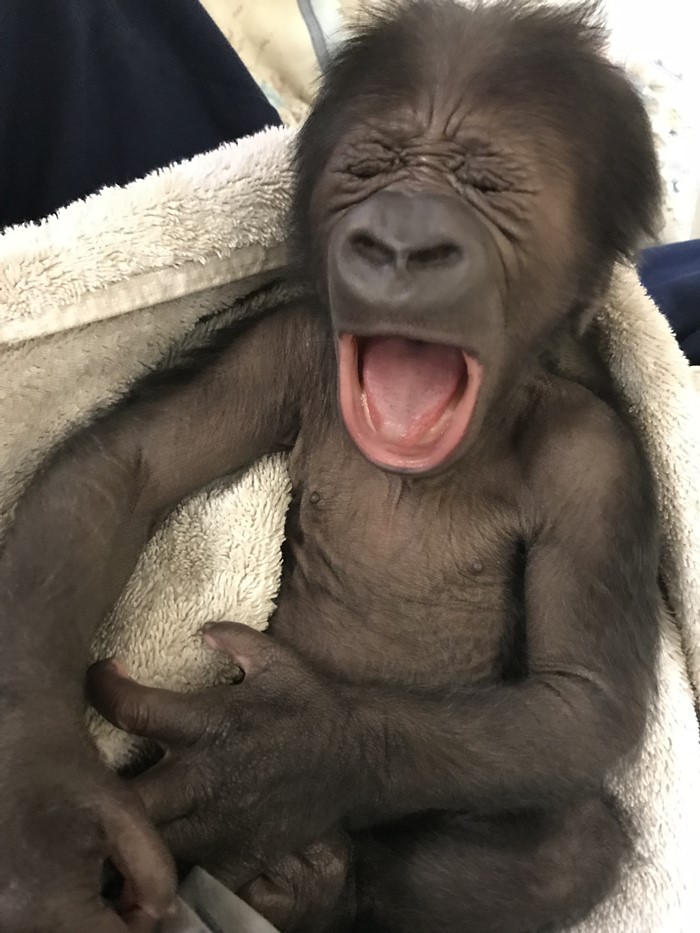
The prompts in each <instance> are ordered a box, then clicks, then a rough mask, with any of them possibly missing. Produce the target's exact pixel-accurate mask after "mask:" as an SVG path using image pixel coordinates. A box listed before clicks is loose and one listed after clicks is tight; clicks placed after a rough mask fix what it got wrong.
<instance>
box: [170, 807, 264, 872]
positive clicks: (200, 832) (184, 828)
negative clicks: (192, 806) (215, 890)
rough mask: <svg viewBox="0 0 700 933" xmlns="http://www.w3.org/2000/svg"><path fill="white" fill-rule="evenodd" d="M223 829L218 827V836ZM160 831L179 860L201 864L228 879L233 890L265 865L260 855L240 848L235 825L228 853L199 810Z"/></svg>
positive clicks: (174, 821) (227, 846)
mask: <svg viewBox="0 0 700 933" xmlns="http://www.w3.org/2000/svg"><path fill="white" fill-rule="evenodd" d="M220 831H221V830H220V827H217V832H216V835H217V836H219V835H220ZM160 833H161V835H162V837H163V839H164V841H165V843H166V845H167V846H168V849H169V850H170V851H171V852H172V853H173V857H174V858H175V859H177V860H178V861H182V862H189V863H193V864H196V865H200V866H201V867H202V868H204V869H205V871H208V872H209V873H210V874H213V875H214V876H215V877H217V878H218V879H219V880H220V881H225V883H226V886H227V887H230V888H231V890H234V891H235V890H237V889H238V888H240V887H241V885H243V884H245V883H246V882H248V881H250V880H251V878H254V877H255V876H256V875H259V874H261V872H262V871H263V870H264V868H265V865H264V864H263V862H262V861H261V860H260V857H259V856H256V855H255V854H254V853H253V852H252V851H247V852H240V851H238V848H237V846H236V829H235V827H232V829H231V839H230V842H227V843H226V850H225V852H224V851H222V847H221V844H220V842H218V841H217V840H214V839H212V832H211V828H208V821H207V820H205V819H200V817H199V816H198V814H197V813H193V814H191V815H190V816H187V817H184V818H183V819H180V820H173V822H172V823H167V824H165V825H164V826H161V827H160Z"/></svg>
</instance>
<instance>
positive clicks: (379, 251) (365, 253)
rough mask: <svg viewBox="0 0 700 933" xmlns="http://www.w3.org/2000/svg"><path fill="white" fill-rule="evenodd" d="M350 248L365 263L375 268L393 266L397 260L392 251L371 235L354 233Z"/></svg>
mask: <svg viewBox="0 0 700 933" xmlns="http://www.w3.org/2000/svg"><path fill="white" fill-rule="evenodd" d="M350 246H351V248H352V249H353V250H354V252H356V253H357V254H358V255H359V256H360V257H361V258H362V259H364V260H365V262H368V263H370V265H373V266H388V265H391V264H393V262H394V261H395V258H396V256H395V254H394V251H393V250H392V249H390V248H389V247H388V246H385V245H384V244H383V243H380V242H379V240H376V239H375V238H374V237H373V236H370V234H369V233H354V234H353V235H352V236H351V237H350Z"/></svg>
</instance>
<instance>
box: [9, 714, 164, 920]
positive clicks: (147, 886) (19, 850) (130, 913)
mask: <svg viewBox="0 0 700 933" xmlns="http://www.w3.org/2000/svg"><path fill="white" fill-rule="evenodd" d="M57 717H58V714H57V713H56V711H55V710H54V711H53V721H52V717H51V712H50V711H46V710H44V712H38V713H36V715H32V717H31V720H28V723H27V730H25V729H19V730H18V729H16V728H14V727H13V726H14V725H16V723H13V721H10V722H8V723H6V724H5V727H4V728H3V735H2V760H1V761H0V801H1V803H0V824H1V825H2V845H0V929H2V931H3V933H27V931H28V930H32V931H35V933H127V930H132V931H134V933H135V931H139V933H147V931H152V930H155V928H156V925H157V921H158V919H159V918H161V917H162V916H163V915H164V914H165V912H166V911H167V908H168V906H169V905H170V903H171V901H172V900H173V899H174V896H175V884H176V879H175V871H174V866H173V864H172V860H171V858H170V856H169V854H168V852H167V850H166V848H165V846H164V845H163V843H162V841H161V840H160V839H159V837H158V834H157V832H156V830H155V829H154V828H153V827H152V826H151V825H150V823H149V821H148V819H147V816H146V813H145V811H144V808H143V806H142V804H141V801H140V800H139V798H138V796H137V795H136V794H135V793H134V792H133V790H131V788H129V787H128V785H126V784H125V783H124V782H122V781H120V780H119V779H118V778H117V777H116V776H115V775H113V774H110V773H109V772H108V771H107V769H106V768H104V766H103V765H101V764H100V762H99V761H98V760H97V757H96V755H95V753H94V751H93V750H92V749H90V748H89V747H88V746H87V745H86V743H85V742H84V741H83V740H82V736H80V735H79V733H78V735H76V736H75V738H69V737H67V731H66V730H64V729H60V728H58V727H57V723H56V722H55V720H56V718H57ZM8 718H9V717H8ZM30 725H31V732H30V733H29V734H28V735H27V734H26V732H28V730H29V727H30ZM72 731H75V732H77V730H72ZM20 733H22V734H23V735H24V738H21V737H20ZM107 859H109V860H111V862H112V863H113V864H114V865H115V866H116V867H117V868H118V869H119V871H120V872H121V874H122V875H123V876H124V879H125V882H126V883H125V889H124V896H123V898H122V916H121V917H119V916H118V915H117V914H116V913H115V912H114V911H112V910H111V909H110V908H109V907H108V906H107V904H106V903H105V902H104V901H103V900H102V898H101V897H100V886H101V874H102V868H103V865H104V862H105V861H106V860H107Z"/></svg>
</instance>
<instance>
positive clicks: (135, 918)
mask: <svg viewBox="0 0 700 933" xmlns="http://www.w3.org/2000/svg"><path fill="white" fill-rule="evenodd" d="M122 919H123V921H124V923H125V924H126V926H127V929H128V930H129V933H157V931H158V929H159V928H160V922H159V921H158V920H154V919H153V917H149V916H148V914H145V913H144V912H143V911H142V910H131V911H129V912H128V913H126V914H124V916H123V918H122Z"/></svg>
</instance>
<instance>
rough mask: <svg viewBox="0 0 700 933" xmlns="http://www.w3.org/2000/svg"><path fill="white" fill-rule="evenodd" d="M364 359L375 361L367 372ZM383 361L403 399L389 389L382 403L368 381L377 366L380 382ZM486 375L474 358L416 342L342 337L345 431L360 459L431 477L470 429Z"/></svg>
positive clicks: (341, 391) (380, 336)
mask: <svg viewBox="0 0 700 933" xmlns="http://www.w3.org/2000/svg"><path fill="white" fill-rule="evenodd" d="M366 352H368V353H369V354H372V359H371V360H370V363H371V365H368V366H367V367H365V363H364V357H365V353H366ZM377 357H379V360H380V362H379V364H377V363H376V358H377ZM383 360H386V361H387V362H386V366H387V367H389V368H390V370H391V373H389V374H387V378H389V376H390V375H391V374H394V373H396V374H397V377H398V381H399V382H400V383H401V384H400V385H399V386H398V387H397V389H396V392H397V399H393V398H392V397H391V392H392V389H393V387H392V386H391V384H390V383H389V384H388V387H385V388H384V389H382V387H381V386H380V389H382V391H380V392H379V397H378V401H379V404H377V399H373V398H372V392H373V391H374V392H375V393H376V392H377V390H376V387H373V385H372V383H371V381H369V380H366V378H365V377H366V376H370V377H371V376H373V375H374V374H373V371H372V369H374V370H376V369H377V367H379V369H380V372H379V375H380V377H381V376H382V373H381V364H382V361H383ZM421 370H423V371H421ZM482 372H483V368H482V365H481V363H480V362H479V360H478V359H477V357H476V355H475V354H473V353H471V352H469V351H467V350H464V349H461V348H455V347H454V346H450V345H448V344H443V343H439V342H433V341H425V340H419V339H416V338H415V337H413V336H412V335H411V336H407V335H404V334H397V333H391V334H389V333H384V334H372V335H371V336H358V335H354V334H347V333H345V334H341V335H340V336H339V338H338V373H339V404H340V410H341V414H342V417H343V420H344V422H345V426H346V428H347V430H348V433H349V434H350V436H351V438H352V439H353V441H354V442H355V444H356V445H357V447H358V448H359V449H360V450H361V451H362V453H363V454H364V455H365V456H366V457H367V458H368V459H369V460H370V461H372V462H373V463H375V464H376V465H377V466H380V467H382V468H384V469H388V470H393V471H399V472H410V473H426V472H430V471H432V470H433V469H435V468H437V467H439V466H440V465H442V464H443V463H444V462H445V461H446V460H448V459H449V458H450V456H451V455H452V454H453V453H454V452H455V450H456V448H457V447H458V446H459V444H460V442H461V441H462V439H463V438H464V437H465V435H466V432H467V430H468V427H469V423H470V421H471V418H472V415H473V412H474V409H475V407H476V402H477V398H478V394H479V389H480V386H481V380H482ZM375 382H376V375H375ZM414 392H415V395H414ZM387 395H388V398H387V397H386V396H387ZM402 419H403V420H402Z"/></svg>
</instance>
